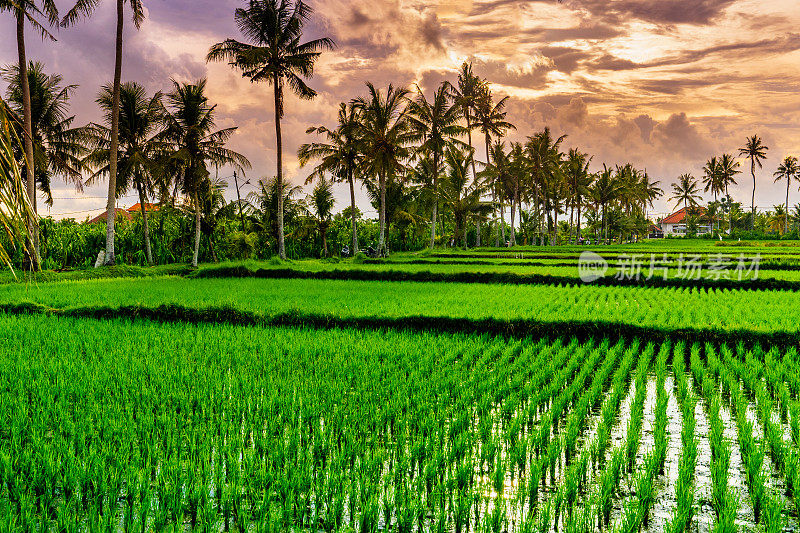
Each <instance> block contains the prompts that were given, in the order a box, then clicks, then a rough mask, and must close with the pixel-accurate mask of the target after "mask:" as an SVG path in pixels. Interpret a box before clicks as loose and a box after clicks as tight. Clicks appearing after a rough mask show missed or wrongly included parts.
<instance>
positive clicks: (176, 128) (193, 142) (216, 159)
mask: <svg viewBox="0 0 800 533" xmlns="http://www.w3.org/2000/svg"><path fill="white" fill-rule="evenodd" d="M172 83H173V90H172V92H171V93H169V94H168V95H167V102H168V103H169V107H170V109H169V111H168V112H167V114H166V115H165V118H166V123H167V128H166V137H165V138H166V139H167V140H168V141H169V142H171V143H172V144H173V146H174V152H173V153H172V154H171V156H170V159H172V160H173V162H175V163H176V164H177V165H178V167H179V168H180V185H181V186H182V190H183V193H184V194H186V195H188V196H189V197H190V198H191V201H192V202H193V203H194V211H195V235H194V253H193V255H192V266H194V267H196V266H197V262H198V257H199V253H200V213H201V207H200V192H201V191H202V190H203V188H204V185H205V184H204V182H205V181H207V180H208V179H209V171H208V165H209V164H210V165H213V166H216V167H220V166H223V165H233V166H235V167H236V168H237V169H239V170H244V169H245V168H249V167H250V162H249V161H248V160H247V158H246V157H245V156H243V155H241V154H239V153H237V152H234V151H233V150H229V149H227V148H225V143H226V142H227V140H228V139H229V138H230V136H231V135H233V133H234V131H236V128H226V129H222V130H217V131H214V129H215V124H216V122H215V110H216V106H215V105H211V104H210V103H209V102H208V98H207V97H206V95H205V87H206V80H200V81H198V82H197V83H194V84H186V83H178V82H176V81H174V80H173V82H172Z"/></svg>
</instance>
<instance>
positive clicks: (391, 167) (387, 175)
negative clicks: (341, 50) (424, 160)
mask: <svg viewBox="0 0 800 533" xmlns="http://www.w3.org/2000/svg"><path fill="white" fill-rule="evenodd" d="M367 90H368V92H369V96H367V97H361V98H357V99H356V100H354V105H355V106H356V108H357V109H359V111H360V112H361V123H360V124H359V136H360V137H361V139H362V142H363V147H362V152H363V153H364V155H365V161H364V168H365V170H366V172H365V174H366V175H367V176H371V177H373V178H377V179H378V187H377V190H378V191H379V196H380V202H379V205H380V209H379V210H378V211H379V213H378V223H379V226H380V233H379V236H378V253H380V254H385V253H386V226H387V221H386V183H387V180H391V179H393V178H394V177H395V176H397V175H398V173H399V172H400V171H401V170H404V169H405V162H406V160H408V158H409V157H410V156H411V150H410V148H409V146H410V145H411V144H412V143H413V142H414V141H415V139H416V138H417V135H416V134H415V133H414V131H412V129H411V125H410V124H409V120H408V109H407V106H406V102H407V97H408V94H409V93H408V90H406V89H402V88H395V87H393V86H392V85H389V87H388V89H387V90H386V94H385V95H384V94H381V92H380V91H379V90H378V89H377V88H376V87H375V86H374V85H373V84H372V83H369V82H367Z"/></svg>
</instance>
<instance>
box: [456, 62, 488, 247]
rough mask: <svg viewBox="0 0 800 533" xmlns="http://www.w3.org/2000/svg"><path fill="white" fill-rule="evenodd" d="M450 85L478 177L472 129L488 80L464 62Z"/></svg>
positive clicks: (478, 229) (477, 229)
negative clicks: (464, 127)
mask: <svg viewBox="0 0 800 533" xmlns="http://www.w3.org/2000/svg"><path fill="white" fill-rule="evenodd" d="M447 83H448V87H449V91H450V97H451V98H452V99H453V103H454V104H455V105H456V106H458V107H459V108H460V109H461V116H463V117H464V121H465V123H466V127H467V143H468V144H469V148H470V152H469V160H470V165H471V167H472V177H473V179H474V178H477V175H478V174H477V172H476V171H475V147H474V146H473V145H472V130H473V129H474V128H475V117H476V115H477V109H478V101H479V99H480V96H481V93H482V91H483V90H484V86H485V84H486V82H485V81H484V80H482V79H480V78H479V77H478V76H476V75H475V74H473V72H472V63H468V62H466V61H465V62H464V63H462V64H461V70H460V71H459V73H458V81H457V83H456V85H455V86H454V85H452V84H450V83H449V82H447ZM475 235H476V241H475V246H480V245H481V219H480V217H476V218H475Z"/></svg>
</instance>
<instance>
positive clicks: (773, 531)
mask: <svg viewBox="0 0 800 533" xmlns="http://www.w3.org/2000/svg"><path fill="white" fill-rule="evenodd" d="M782 512H783V500H782V499H781V498H780V497H779V496H778V495H776V494H771V493H770V494H768V495H767V496H766V497H765V504H764V531H765V533H779V532H781V531H783V517H782V516H781V513H782Z"/></svg>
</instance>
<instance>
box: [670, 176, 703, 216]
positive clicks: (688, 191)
mask: <svg viewBox="0 0 800 533" xmlns="http://www.w3.org/2000/svg"><path fill="white" fill-rule="evenodd" d="M669 199H670V200H677V204H676V205H675V207H676V208H677V207H678V205H680V204H681V203H683V207H684V209H686V210H687V211H688V209H689V206H690V205H691V206H695V205H697V201H698V200H700V190H699V189H698V185H697V179H696V178H695V177H694V176H692V175H691V174H681V175H680V176H678V181H677V183H673V184H672V196H670V197H669Z"/></svg>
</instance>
